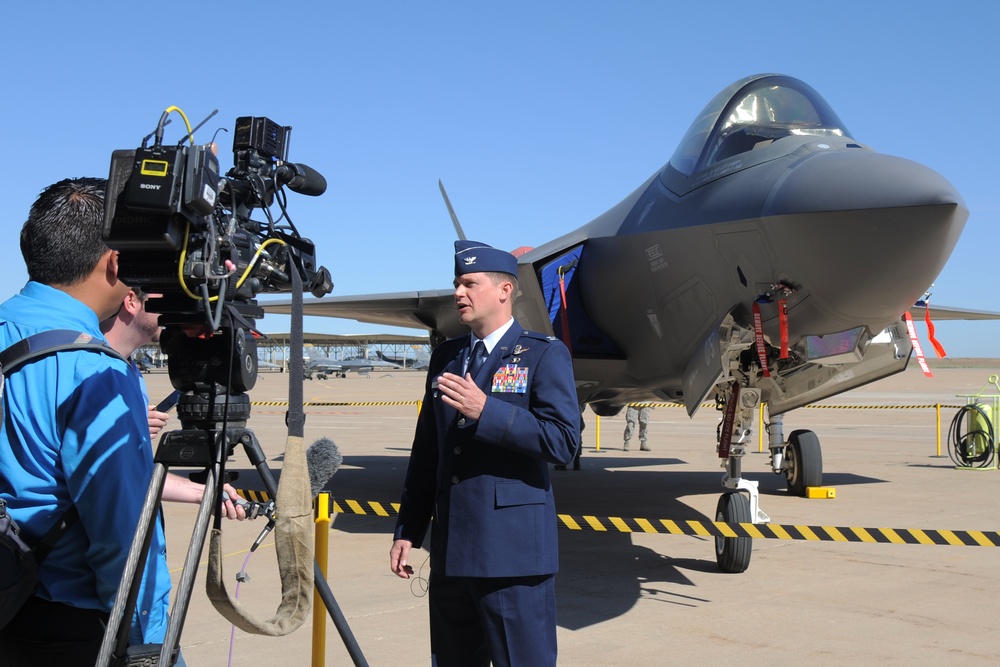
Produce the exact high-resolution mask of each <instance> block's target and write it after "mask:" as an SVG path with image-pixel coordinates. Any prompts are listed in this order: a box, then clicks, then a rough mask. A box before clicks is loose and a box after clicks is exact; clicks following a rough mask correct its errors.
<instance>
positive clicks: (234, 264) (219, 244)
mask: <svg viewBox="0 0 1000 667" xmlns="http://www.w3.org/2000/svg"><path fill="white" fill-rule="evenodd" d="M168 111H169V110H168ZM166 116H167V112H164V114H163V116H162V117H161V118H160V122H159V125H158V126H157V129H156V131H155V132H154V133H153V134H151V135H150V136H149V137H146V139H145V140H144V141H143V142H142V145H141V146H140V147H139V148H137V149H134V150H117V151H114V152H113V153H112V157H111V171H110V175H109V177H108V185H107V192H106V195H105V216H104V239H105V242H106V243H107V244H108V246H109V247H111V248H113V249H115V250H118V251H119V256H118V277H119V279H120V280H121V281H122V282H124V283H125V284H127V285H129V286H130V287H132V288H139V289H141V290H142V291H144V292H146V293H147V294H158V295H162V296H161V297H160V298H158V299H156V300H155V301H151V302H150V303H149V308H150V311H151V312H155V313H159V314H160V325H161V326H163V327H164V331H163V333H162V336H161V345H162V348H163V350H164V351H165V352H166V353H167V355H168V358H169V362H168V368H169V371H170V380H171V383H172V384H173V386H174V387H175V388H176V389H178V390H180V391H182V392H185V393H184V394H183V395H182V396H181V399H180V403H179V404H178V415H179V416H180V418H181V423H182V424H183V425H185V427H186V428H188V427H190V428H208V429H211V428H212V427H213V425H214V424H216V423H219V422H221V421H225V422H226V423H235V424H237V425H238V424H240V423H245V420H246V418H247V417H248V416H249V401H248V399H247V398H246V395H245V392H246V391H247V390H249V389H250V388H252V387H253V385H254V382H255V381H256V378H257V355H256V341H255V337H256V335H257V333H256V330H255V329H256V325H255V320H256V319H257V318H260V317H263V315H264V311H263V308H261V307H260V306H259V305H258V304H257V302H256V300H255V297H256V296H257V295H258V294H260V293H261V292H290V291H292V289H293V286H294V284H295V283H296V281H295V280H294V278H295V277H296V274H297V277H298V278H299V279H300V280H299V281H298V282H299V283H300V284H301V285H302V287H303V289H304V290H308V291H310V292H311V293H312V294H313V295H315V296H317V297H320V296H323V295H325V294H328V293H329V292H330V291H331V290H332V289H333V283H332V281H331V279H330V272H329V271H328V270H327V269H326V268H325V267H322V266H318V265H317V264H316V256H315V255H316V249H315V246H314V244H313V243H312V241H310V240H309V239H306V238H302V237H301V236H300V235H299V233H298V231H297V230H296V229H295V227H294V225H293V224H292V222H291V220H290V219H289V217H288V214H287V211H286V210H285V193H284V189H283V188H284V186H286V185H287V186H288V189H290V190H292V191H293V192H298V193H301V194H306V195H312V196H318V195H320V194H323V192H324V191H325V190H326V179H324V178H323V176H322V175H321V174H319V173H318V172H316V171H314V170H312V169H310V168H309V167H307V166H305V165H302V164H295V163H291V162H288V140H289V136H290V133H291V128H290V127H286V126H282V125H279V124H277V123H275V122H274V121H272V120H270V119H268V118H263V117H253V116H244V117H241V118H238V119H237V120H236V132H235V137H234V140H233V157H234V160H233V163H234V166H233V168H232V169H230V170H229V172H227V174H226V175H225V176H224V177H222V176H220V173H219V160H218V157H217V156H216V153H215V146H214V144H210V145H184V142H183V141H182V142H181V143H179V144H178V145H176V146H167V145H164V144H163V142H162V137H163V127H164V125H165V124H166ZM154 135H155V141H154V142H153V145H152V146H147V142H148V140H149V139H150V137H153V136H154ZM187 136H191V134H190V130H189V134H188V135H187ZM186 139H187V137H185V140H186ZM275 202H277V203H278V205H279V206H280V208H281V215H280V216H279V217H278V219H277V220H275V219H274V218H273V217H272V215H271V210H270V209H271V206H272V205H273V204H274V203H275ZM254 211H260V212H261V213H263V214H264V216H265V217H266V221H264V222H261V221H256V220H253V219H251V214H252V213H253V212H254Z"/></svg>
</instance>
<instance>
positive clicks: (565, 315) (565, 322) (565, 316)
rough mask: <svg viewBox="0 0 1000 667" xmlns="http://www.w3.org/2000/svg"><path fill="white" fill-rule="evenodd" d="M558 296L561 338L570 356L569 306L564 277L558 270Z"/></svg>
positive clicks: (560, 269)
mask: <svg viewBox="0 0 1000 667" xmlns="http://www.w3.org/2000/svg"><path fill="white" fill-rule="evenodd" d="M559 295H560V297H561V298H562V308H561V309H560V310H561V314H560V317H561V319H562V338H563V343H565V345H566V348H567V349H568V350H569V353H570V354H573V346H572V344H571V343H570V337H569V312H568V311H569V304H567V303H566V275H565V274H564V273H563V271H562V267H560V268H559Z"/></svg>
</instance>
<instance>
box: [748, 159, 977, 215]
mask: <svg viewBox="0 0 1000 667" xmlns="http://www.w3.org/2000/svg"><path fill="white" fill-rule="evenodd" d="M949 204H950V205H958V206H960V207H961V208H965V203H964V201H963V200H962V197H961V195H959V194H958V191H957V190H955V188H954V186H952V184H951V183H949V182H948V181H947V179H945V178H944V177H943V176H941V175H940V174H938V173H937V172H936V171H934V170H933V169H929V168H927V167H925V166H923V165H922V164H918V163H916V162H912V161H910V160H905V159H903V158H898V157H893V156H891V155H882V154H880V153H875V152H874V151H870V150H865V149H862V148H857V149H842V150H830V151H817V152H813V153H810V154H809V155H807V156H806V157H804V158H802V159H801V160H799V161H797V162H795V163H793V164H792V165H790V166H789V168H788V171H787V172H786V173H785V175H784V177H783V178H781V179H780V180H779V181H778V182H777V183H776V184H775V187H774V188H773V189H772V191H771V195H770V197H769V199H768V201H767V203H766V204H765V215H788V214H798V213H817V212H822V211H850V210H857V209H887V208H905V207H910V206H938V205H949Z"/></svg>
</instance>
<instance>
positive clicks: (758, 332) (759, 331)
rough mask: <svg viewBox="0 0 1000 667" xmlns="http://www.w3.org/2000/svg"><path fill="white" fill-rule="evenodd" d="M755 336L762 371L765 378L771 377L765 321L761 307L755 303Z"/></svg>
mask: <svg viewBox="0 0 1000 667" xmlns="http://www.w3.org/2000/svg"><path fill="white" fill-rule="evenodd" d="M753 335H754V340H755V341H756V343H757V358H758V359H760V367H761V370H762V371H764V377H766V378H769V377H771V371H770V370H768V368H767V347H766V346H765V345H764V321H763V318H761V316H760V305H758V303H757V302H756V301H754V302H753Z"/></svg>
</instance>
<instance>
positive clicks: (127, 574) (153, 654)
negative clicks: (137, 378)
mask: <svg viewBox="0 0 1000 667" xmlns="http://www.w3.org/2000/svg"><path fill="white" fill-rule="evenodd" d="M224 331H226V332H227V333H228V334H229V335H228V336H226V338H230V339H231V340H229V341H225V342H224V345H225V343H230V344H231V343H232V342H233V341H234V340H236V339H237V338H240V339H242V343H241V344H240V345H232V348H231V349H235V348H237V347H238V348H240V349H239V353H238V354H236V355H235V356H236V360H237V361H240V360H245V359H248V358H252V359H254V360H256V352H255V351H254V350H253V349H252V348H253V347H254V346H253V345H252V344H248V343H247V342H246V339H244V338H243V336H242V332H240V335H239V336H233V335H232V329H231V328H225V329H224ZM165 333H166V332H165ZM184 339H185V337H183V336H178V337H176V340H175V341H170V339H169V338H167V337H165V339H164V342H165V344H168V345H170V344H173V346H174V347H175V348H176V347H182V348H183V347H184V346H185V345H192V343H190V342H186V341H185V340H184ZM176 341H179V342H176ZM201 343H204V341H201V342H200V343H193V345H194V347H195V349H198V350H201V352H204V350H205V346H204V345H201ZM185 351H186V352H187V353H188V354H190V353H191V350H185ZM171 358H175V357H174V356H173V354H171ZM177 358H190V356H186V357H177ZM230 358H232V357H230ZM212 365H213V364H211V363H206V361H205V359H200V360H199V358H197V357H196V358H195V363H194V364H192V365H189V366H187V367H185V368H184V369H181V370H178V372H177V374H178V375H182V374H185V373H188V372H189V371H190V368H191V367H196V368H198V369H201V370H200V371H199V372H202V371H203V370H204V367H206V366H212ZM253 371H254V372H253V373H248V375H250V376H253V377H254V378H255V376H256V373H255V371H256V368H255V366H254V368H253ZM171 373H172V374H171V381H172V382H174V385H175V386H178V385H181V386H183V387H184V388H185V389H186V390H187V393H185V394H183V395H182V396H181V400H180V403H179V404H178V415H179V416H180V419H181V424H182V426H184V427H185V428H184V429H183V430H179V431H171V432H168V433H166V434H164V435H163V437H162V438H161V439H160V444H159V446H158V447H157V450H156V454H155V456H154V465H153V475H152V479H151V480H150V484H149V488H148V490H147V492H146V497H145V501H144V502H143V506H142V511H141V513H140V517H139V524H138V526H137V529H136V534H135V537H134V539H133V541H132V545H131V548H130V550H129V554H128V558H127V560H126V563H125V568H124V570H123V573H122V579H121V584H120V585H119V588H118V592H117V594H116V596H115V603H114V606H113V608H112V611H111V616H110V618H109V621H108V627H107V630H106V631H105V634H104V639H103V641H102V643H101V650H100V653H99V655H98V661H97V665H98V667H117V666H119V665H143V666H147V665H148V666H149V667H153V666H155V665H173V664H174V662H175V661H176V659H177V655H178V647H179V643H180V635H181V631H182V629H183V626H184V620H185V617H186V615H187V610H188V606H189V603H190V599H191V592H192V588H193V586H194V579H195V575H196V574H197V569H198V561H199V559H200V555H201V550H202V547H203V545H204V542H205V536H206V535H207V533H208V527H209V521H210V519H211V517H212V514H213V510H215V508H218V506H219V504H220V503H221V486H222V480H224V478H225V462H226V460H227V458H228V457H229V456H230V455H231V454H232V451H233V449H234V447H235V444H236V443H239V444H241V445H242V446H243V449H244V451H245V453H246V455H247V458H248V459H249V460H250V462H251V464H252V465H253V466H254V467H255V468H256V469H257V471H258V473H259V474H260V477H261V479H262V480H263V482H264V485H265V487H266V489H267V491H268V493H270V494H271V495H272V497H275V496H278V489H277V484H276V483H275V481H274V477H273V475H272V474H271V471H270V470H269V469H268V467H267V462H266V458H265V456H264V453H263V451H262V450H261V448H260V443H259V442H258V440H257V438H256V436H255V435H254V433H253V431H251V430H249V429H247V428H245V426H246V421H247V419H248V417H249V414H250V400H249V397H248V396H247V395H246V394H245V393H242V391H243V389H247V388H249V387H250V386H252V381H250V382H246V381H239V382H237V384H236V386H235V389H236V392H237V393H235V394H234V393H230V391H228V388H232V387H233V385H232V384H231V383H230V384H227V385H226V386H225V387H223V386H221V385H219V384H217V383H206V382H203V381H198V382H194V381H189V379H190V378H186V377H185V379H183V380H182V381H175V377H174V368H173V367H171ZM203 379H204V378H199V380H203ZM244 379H246V378H244ZM293 379H294V378H293ZM209 386H211V391H210V393H208V394H207V395H206V392H204V391H203V392H201V393H194V392H193V391H192V389H193V388H200V389H206V388H208V387H209ZM178 388H180V387H178ZM220 390H222V391H220ZM299 396H300V397H301V394H299ZM299 410H300V411H301V402H299ZM293 412H294V411H293V410H291V406H290V416H289V422H290V434H292V433H291V431H292V427H291V424H292V422H294V421H295V419H294V418H293V416H292V413H293ZM300 418H301V415H300ZM219 424H222V428H217V426H218V425H219ZM296 429H297V435H298V437H299V439H301V424H299V425H298V426H297V427H296ZM287 454H288V452H286V463H285V465H286V466H288V467H290V466H291V460H290V458H288V457H287ZM303 457H304V453H303ZM300 463H301V467H302V468H304V467H305V461H304V458H303V460H301V461H300ZM171 466H184V467H203V468H204V470H205V492H204V495H203V497H202V501H201V504H200V505H199V507H198V513H197V517H196V520H195V525H194V529H193V531H192V536H191V541H190V543H189V545H188V551H187V555H186V558H185V561H184V569H183V571H182V573H181V577H180V580H179V582H178V586H177V594H176V596H175V600H174V604H173V607H172V609H171V613H170V620H169V622H168V623H167V629H166V636H165V638H164V641H163V644H162V645H159V646H157V645H143V646H140V647H131V648H130V647H128V636H129V630H130V624H131V618H132V616H133V614H134V613H135V609H136V603H137V599H138V595H139V588H140V584H141V581H142V577H143V569H144V568H143V566H144V564H145V562H146V558H147V556H148V553H149V548H150V543H151V539H152V536H153V531H154V530H155V528H156V519H157V515H158V513H159V502H160V496H161V495H162V492H163V486H164V482H165V480H166V475H167V470H168V468H170V467H171ZM306 486H308V482H307V481H306ZM279 503H280V498H279ZM278 511H279V512H280V511H282V510H281V507H280V506H279V508H278ZM215 523H216V525H215V527H216V529H218V528H219V527H220V526H221V516H219V515H218V514H217V515H216V518H215ZM312 566H313V577H314V583H315V586H316V588H317V590H318V591H319V593H320V597H321V599H322V600H323V602H324V604H325V606H326V607H327V610H328V611H329V613H330V616H331V618H332V620H333V622H334V625H335V626H336V627H337V630H338V632H339V633H340V636H341V638H342V640H343V641H344V645H345V647H346V648H347V650H348V653H349V654H350V655H351V658H352V660H353V661H354V664H355V665H364V666H367V664H368V663H367V662H366V661H365V658H364V656H363V654H362V653H361V650H360V648H359V647H358V644H357V642H356V640H355V639H354V636H353V634H352V633H351V630H350V628H349V627H348V625H347V622H346V619H345V618H344V616H343V613H342V612H341V611H340V608H339V606H338V605H337V602H336V600H335V599H334V597H333V594H332V592H331V591H330V588H329V585H328V584H327V582H326V580H325V578H324V577H323V576H322V573H321V572H320V570H319V566H318V565H317V564H316V563H315V561H314V562H313V563H312ZM283 583H284V582H283ZM283 604H284V602H283ZM294 627H295V626H293V628H291V629H294ZM291 629H289V631H291Z"/></svg>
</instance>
